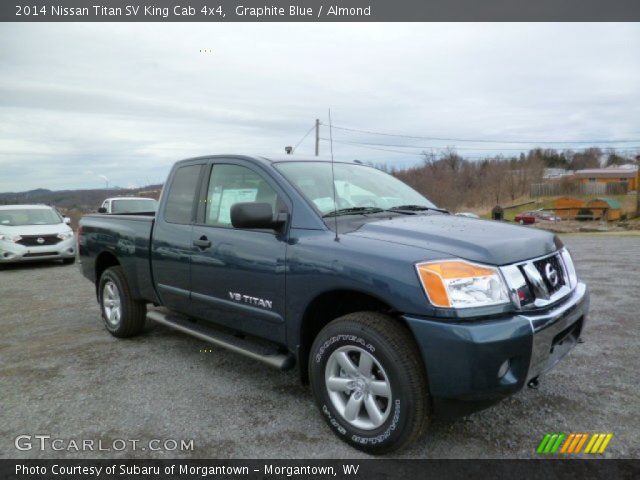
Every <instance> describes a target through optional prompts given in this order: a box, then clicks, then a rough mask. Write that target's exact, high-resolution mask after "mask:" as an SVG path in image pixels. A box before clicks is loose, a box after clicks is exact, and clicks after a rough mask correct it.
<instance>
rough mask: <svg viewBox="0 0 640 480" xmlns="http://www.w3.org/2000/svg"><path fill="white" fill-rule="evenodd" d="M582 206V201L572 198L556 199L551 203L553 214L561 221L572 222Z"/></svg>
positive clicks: (583, 204)
mask: <svg viewBox="0 0 640 480" xmlns="http://www.w3.org/2000/svg"><path fill="white" fill-rule="evenodd" d="M584 206H585V203H584V200H580V199H578V198H574V197H558V198H556V199H555V200H554V201H553V208H554V209H555V214H556V216H557V217H558V218H560V219H562V220H573V219H574V218H576V216H577V215H578V213H579V212H580V209H581V208H583V207H584Z"/></svg>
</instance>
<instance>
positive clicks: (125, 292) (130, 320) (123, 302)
mask: <svg viewBox="0 0 640 480" xmlns="http://www.w3.org/2000/svg"><path fill="white" fill-rule="evenodd" d="M107 284H109V286H112V287H115V288H116V289H117V293H118V297H119V301H120V313H119V318H118V319H117V320H114V319H111V320H110V319H109V316H108V313H107V309H106V308H105V307H106V306H105V298H104V297H105V287H106V286H107ZM108 300H109V299H107V302H108ZM98 303H99V304H100V313H101V315H102V319H103V320H104V325H105V327H106V328H107V330H108V331H109V333H111V335H113V336H114V337H118V338H127V337H133V336H135V335H138V334H139V333H140V332H141V331H142V329H143V328H144V323H145V320H146V317H147V304H146V303H145V302H141V301H138V300H134V299H133V297H132V296H131V291H130V289H129V284H128V283H127V279H126V277H125V275H124V272H123V271H122V268H121V267H119V266H117V267H110V268H108V269H106V270H105V271H104V272H103V273H102V276H101V277H100V282H99V284H98Z"/></svg>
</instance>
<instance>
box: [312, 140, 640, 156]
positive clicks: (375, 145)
mask: <svg viewBox="0 0 640 480" xmlns="http://www.w3.org/2000/svg"><path fill="white" fill-rule="evenodd" d="M320 140H322V141H325V142H328V141H329V139H328V138H320ZM333 141H334V143H340V144H343V145H352V146H355V147H361V148H368V149H370V150H378V151H381V152H390V153H401V154H404V155H416V156H423V155H424V153H428V152H425V150H431V151H432V152H433V151H434V150H436V151H437V150H439V151H441V152H442V151H444V150H446V149H447V148H449V147H420V146H413V145H407V146H405V145H397V144H385V143H366V142H348V141H343V140H335V139H334V140H333ZM387 146H389V147H400V148H419V149H422V151H421V152H410V151H406V150H395V149H389V148H380V147H387ZM450 148H452V149H453V150H456V151H457V150H460V148H459V147H455V146H451V147H450ZM633 149H635V150H636V151H638V150H640V147H627V148H625V149H615V148H612V149H611V150H614V151H617V152H626V153H628V152H631V151H632V150H633ZM462 150H464V148H462ZM466 150H490V151H496V150H497V151H498V153H497V154H494V155H491V154H478V155H468V154H462V156H464V157H466V158H488V157H491V156H498V154H499V151H501V150H515V151H518V152H525V151H527V150H531V149H526V148H525V149H515V148H514V149H499V148H498V149H475V148H472V147H468V148H466ZM586 150H588V148H584V149H576V150H573V151H574V152H576V153H581V152H584V151H586ZM433 153H435V152H433Z"/></svg>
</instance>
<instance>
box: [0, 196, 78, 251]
mask: <svg viewBox="0 0 640 480" xmlns="http://www.w3.org/2000/svg"><path fill="white" fill-rule="evenodd" d="M69 223H71V222H70V220H69V219H68V218H62V217H61V216H60V214H59V213H58V212H57V211H56V210H55V209H53V208H51V207H48V206H46V205H0V263H9V262H26V261H32V260H62V261H63V262H64V263H73V262H75V260H76V245H75V239H74V236H73V230H71V227H70V226H69Z"/></svg>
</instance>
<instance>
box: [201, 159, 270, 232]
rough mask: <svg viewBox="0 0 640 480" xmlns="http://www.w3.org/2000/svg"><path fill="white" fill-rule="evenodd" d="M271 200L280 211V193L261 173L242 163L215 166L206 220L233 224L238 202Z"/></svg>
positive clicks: (217, 223)
mask: <svg viewBox="0 0 640 480" xmlns="http://www.w3.org/2000/svg"><path fill="white" fill-rule="evenodd" d="M244 202H261V203H268V204H270V205H271V208H272V209H273V211H274V212H275V211H276V209H278V210H279V208H280V205H279V203H278V195H277V193H276V192H275V190H274V189H273V188H271V185H269V184H268V183H267V181H266V180H265V179H264V178H262V177H261V176H260V175H259V174H257V173H256V172H254V171H253V170H250V169H248V168H246V167H241V166H239V165H214V167H213V169H212V170H211V178H210V179H209V188H208V191H207V203H206V205H207V208H206V211H205V223H206V224H207V225H218V226H230V225H231V206H232V205H233V204H235V203H244Z"/></svg>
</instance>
